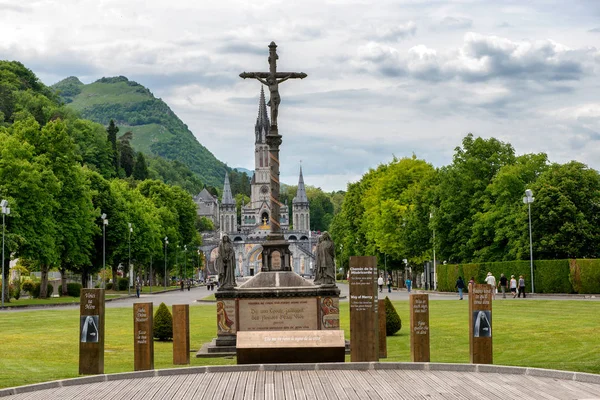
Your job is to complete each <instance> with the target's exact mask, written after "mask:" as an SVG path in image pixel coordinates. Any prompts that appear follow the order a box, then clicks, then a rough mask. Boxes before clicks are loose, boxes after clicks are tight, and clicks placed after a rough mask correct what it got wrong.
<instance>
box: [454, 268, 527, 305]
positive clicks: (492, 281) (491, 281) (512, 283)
mask: <svg viewBox="0 0 600 400" xmlns="http://www.w3.org/2000/svg"><path fill="white" fill-rule="evenodd" d="M473 283H475V277H473V276H472V277H471V279H470V280H469V285H470V284H473ZM485 283H487V284H488V285H490V286H491V287H492V297H493V299H494V300H496V293H497V292H498V289H500V290H501V291H502V298H503V299H505V298H506V292H508V291H509V290H510V293H511V294H512V296H513V299H514V298H515V297H519V298H520V297H521V294H523V298H526V297H527V295H526V294H525V278H523V275H520V276H519V280H518V281H517V279H516V278H515V276H514V275H511V276H510V280H509V279H508V278H506V276H504V274H500V281H499V282H498V284H496V277H495V276H494V275H493V274H492V273H491V272H488V273H487V276H486V278H485ZM454 287H455V288H456V289H458V296H459V300H462V299H463V291H464V289H465V287H466V285H465V281H463V278H462V277H461V276H459V277H458V280H457V281H456V284H455V285H454Z"/></svg>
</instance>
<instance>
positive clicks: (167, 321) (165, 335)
mask: <svg viewBox="0 0 600 400" xmlns="http://www.w3.org/2000/svg"><path fill="white" fill-rule="evenodd" d="M154 337H155V338H156V339H158V340H160V341H168V340H171V339H173V316H172V315H171V311H169V308H168V307H167V306H166V305H165V303H160V306H158V310H156V313H154Z"/></svg>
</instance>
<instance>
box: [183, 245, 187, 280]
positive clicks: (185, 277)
mask: <svg viewBox="0 0 600 400" xmlns="http://www.w3.org/2000/svg"><path fill="white" fill-rule="evenodd" d="M183 254H184V257H185V258H184V259H183V279H187V244H186V245H185V246H183Z"/></svg>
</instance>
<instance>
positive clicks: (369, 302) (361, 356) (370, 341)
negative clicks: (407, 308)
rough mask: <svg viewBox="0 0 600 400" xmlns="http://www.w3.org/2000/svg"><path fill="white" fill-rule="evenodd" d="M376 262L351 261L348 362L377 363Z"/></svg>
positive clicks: (364, 260)
mask: <svg viewBox="0 0 600 400" xmlns="http://www.w3.org/2000/svg"><path fill="white" fill-rule="evenodd" d="M377 308H378V307H377V258H376V257H365V256H360V257H350V360H351V361H352V362H361V361H378V360H379V313H378V310H377Z"/></svg>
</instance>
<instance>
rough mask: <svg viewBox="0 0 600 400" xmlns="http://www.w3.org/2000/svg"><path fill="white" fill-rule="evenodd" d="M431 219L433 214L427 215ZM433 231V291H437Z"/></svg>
mask: <svg viewBox="0 0 600 400" xmlns="http://www.w3.org/2000/svg"><path fill="white" fill-rule="evenodd" d="M432 218H433V213H429V219H430V220H431V219H432ZM432 231H433V243H432V248H433V290H437V279H436V278H437V266H436V265H435V264H436V262H435V228H433V229H432ZM429 287H431V284H430V285H429Z"/></svg>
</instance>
